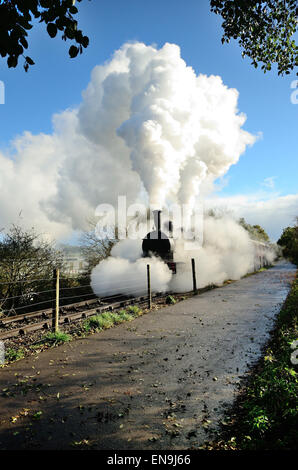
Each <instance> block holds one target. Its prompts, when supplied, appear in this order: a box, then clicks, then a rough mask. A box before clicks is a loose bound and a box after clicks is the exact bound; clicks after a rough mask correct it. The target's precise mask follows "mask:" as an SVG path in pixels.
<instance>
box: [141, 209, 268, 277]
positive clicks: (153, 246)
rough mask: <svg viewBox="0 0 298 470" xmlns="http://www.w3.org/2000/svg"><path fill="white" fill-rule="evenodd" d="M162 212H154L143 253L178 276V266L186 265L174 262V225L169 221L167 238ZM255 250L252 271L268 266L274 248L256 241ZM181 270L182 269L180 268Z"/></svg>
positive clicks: (144, 242) (254, 242) (144, 240)
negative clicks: (161, 262)
mask: <svg viewBox="0 0 298 470" xmlns="http://www.w3.org/2000/svg"><path fill="white" fill-rule="evenodd" d="M160 214H161V211H160V210H154V211H153V217H154V225H155V229H154V230H153V231H151V232H149V233H148V234H147V235H146V236H145V238H143V243H142V251H143V256H144V257H148V256H151V255H152V254H153V255H154V256H157V257H159V258H161V259H162V260H163V261H164V262H165V263H166V264H167V266H168V267H169V269H170V270H171V271H172V272H173V273H174V274H176V272H177V265H180V264H184V263H177V262H175V261H174V240H173V238H172V237H173V225H172V222H171V221H169V227H168V232H169V236H167V235H166V234H165V233H164V232H163V231H162V230H161V221H160ZM251 243H252V245H253V249H254V266H252V270H254V271H256V270H258V269H260V268H262V267H264V266H268V264H269V263H270V262H269V260H270V259H272V247H271V246H270V244H268V243H262V242H259V241H256V240H251ZM179 269H180V268H179Z"/></svg>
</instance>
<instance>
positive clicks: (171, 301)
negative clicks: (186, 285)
mask: <svg viewBox="0 0 298 470" xmlns="http://www.w3.org/2000/svg"><path fill="white" fill-rule="evenodd" d="M176 302H177V300H176V299H175V297H173V296H172V295H168V296H167V298H166V303H167V304H170V305H171V304H175V303H176Z"/></svg>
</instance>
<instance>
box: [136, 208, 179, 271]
mask: <svg viewBox="0 0 298 470" xmlns="http://www.w3.org/2000/svg"><path fill="white" fill-rule="evenodd" d="M160 214H161V211H160V210H155V211H153V217H154V225H155V230H153V231H152V232H149V233H147V235H146V237H145V238H144V239H143V243H142V251H143V256H144V257H147V256H150V254H153V255H154V256H158V257H159V258H161V259H162V260H163V261H164V262H165V263H166V264H167V265H168V267H169V269H171V271H172V272H173V273H174V274H176V263H175V262H174V241H173V239H172V238H170V237H168V236H167V235H166V234H165V233H164V232H162V231H161V222H160ZM172 231H173V229H172V222H171V221H170V222H169V234H170V236H171V234H172Z"/></svg>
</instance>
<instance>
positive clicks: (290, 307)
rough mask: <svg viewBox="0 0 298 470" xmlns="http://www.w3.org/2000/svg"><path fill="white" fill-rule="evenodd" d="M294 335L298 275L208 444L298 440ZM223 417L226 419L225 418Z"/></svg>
mask: <svg viewBox="0 0 298 470" xmlns="http://www.w3.org/2000/svg"><path fill="white" fill-rule="evenodd" d="M297 339H298V277H296V280H295V281H294V283H293V285H292V288H291V291H290V293H289V295H288V297H287V299H286V301H285V303H284V305H283V307H282V309H281V311H280V313H279V315H278V319H277V322H276V326H275V329H274V332H273V334H272V337H271V340H270V341H269V343H268V345H267V348H266V351H265V354H264V355H263V357H262V359H261V361H260V362H259V363H258V364H257V366H256V368H255V369H254V370H253V371H252V374H251V376H250V378H249V379H248V381H247V383H246V386H245V388H244V391H243V394H242V396H240V398H239V399H238V400H237V401H236V403H235V406H234V407H233V409H232V410H231V411H230V413H229V422H228V426H227V428H226V431H224V432H223V435H222V436H221V437H220V438H219V440H217V441H216V442H213V443H208V444H207V448H208V449H214V448H217V449H236V450H279V449H282V450H287V449H294V448H297V442H298V428H297V423H298V406H297V404H298V400H297V395H298V393H297V392H298V388H297V386H298V375H297V365H294V364H293V360H292V359H291V356H292V354H293V349H292V348H291V345H292V343H293V341H295V340H297ZM225 421H227V420H225Z"/></svg>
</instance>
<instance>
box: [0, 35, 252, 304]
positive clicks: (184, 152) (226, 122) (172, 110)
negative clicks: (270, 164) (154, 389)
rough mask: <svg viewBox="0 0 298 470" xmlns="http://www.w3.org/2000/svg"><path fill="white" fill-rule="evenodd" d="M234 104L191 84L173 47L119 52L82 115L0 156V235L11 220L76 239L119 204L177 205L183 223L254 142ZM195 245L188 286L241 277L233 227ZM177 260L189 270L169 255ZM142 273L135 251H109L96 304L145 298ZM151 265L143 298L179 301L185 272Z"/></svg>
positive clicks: (247, 250) (240, 249) (224, 92)
mask: <svg viewBox="0 0 298 470" xmlns="http://www.w3.org/2000/svg"><path fill="white" fill-rule="evenodd" d="M237 101H238V92H237V90H235V89H229V88H228V87H227V86H225V85H224V84H223V82H222V79H221V78H220V77H218V76H209V77H207V76H206V75H196V73H195V72H194V70H193V69H192V68H191V67H189V66H187V65H186V63H185V61H184V60H183V59H182V58H181V56H180V49H179V47H178V46H177V45H175V44H165V45H164V46H163V47H162V48H160V49H157V48H156V47H153V46H146V45H145V44H143V43H127V44H124V45H123V46H122V47H121V48H120V49H119V50H118V51H116V52H115V53H114V55H113V57H112V58H111V60H109V61H108V62H107V63H105V64H104V65H99V66H96V67H95V68H94V69H93V71H92V75H91V81H90V83H89V85H88V87H87V89H86V90H85V91H84V92H83V99H82V103H81V105H80V106H79V107H78V108H77V109H72V110H66V111H65V112H63V113H61V114H59V115H55V116H54V118H53V126H54V130H53V134H52V135H44V134H40V135H37V136H34V135H32V134H31V133H29V132H26V133H25V134H24V135H23V136H21V137H19V138H17V139H16V140H15V142H14V143H13V145H14V152H13V154H12V155H5V154H3V153H0V165H1V172H0V190H1V197H2V204H1V206H0V217H1V222H2V225H7V224H9V223H11V222H13V221H15V219H16V218H17V216H18V214H19V213H20V211H22V215H23V218H24V221H25V223H27V225H30V226H35V227H36V228H38V229H39V230H42V231H43V232H48V233H50V234H52V235H53V236H55V237H56V238H61V237H65V236H67V235H69V234H70V233H71V232H72V231H73V230H81V229H85V228H87V226H86V224H87V220H88V217H89V216H90V215H94V211H95V208H96V207H97V206H98V205H99V204H102V203H110V204H113V205H114V206H115V207H116V203H117V198H118V196H119V195H125V196H126V197H127V203H128V204H130V203H133V202H137V201H142V202H145V203H147V204H151V205H155V206H157V207H158V208H162V207H163V206H165V205H170V204H172V203H179V204H181V205H182V204H185V205H186V204H187V205H188V211H189V216H190V215H191V213H192V211H193V209H194V208H195V205H196V200H197V197H198V195H199V193H200V191H202V190H204V187H205V188H207V187H210V185H211V183H212V182H213V181H214V180H215V179H216V178H218V177H221V176H223V175H224V174H225V173H226V172H227V171H228V169H229V168H230V166H231V165H233V164H235V163H237V161H238V159H239V157H240V155H241V154H242V153H243V152H244V151H245V149H246V147H247V146H248V145H252V144H253V143H254V142H255V140H256V138H255V137H254V136H252V135H251V134H249V133H248V132H246V131H245V130H243V128H242V126H243V125H244V123H245V120H246V117H245V115H244V114H240V113H239V112H238V109H237ZM12 190H13V197H11V192H12ZM204 235H205V241H206V243H205V245H204V247H203V248H201V249H200V250H199V252H197V253H196V254H198V256H199V259H198V270H199V273H200V274H199V275H198V285H199V286H203V285H206V284H209V283H221V282H223V281H224V280H225V279H228V278H233V279H237V278H239V277H240V276H241V275H243V274H245V272H247V271H248V270H250V269H251V267H252V263H253V249H252V247H251V243H250V241H249V239H248V235H247V233H246V232H245V230H243V229H242V228H241V227H239V226H238V225H237V224H236V223H235V222H234V221H232V220H228V219H225V220H221V221H220V220H218V219H207V220H206V221H205V234H204ZM176 257H177V259H176V261H181V262H184V263H185V266H189V263H188V259H189V258H190V253H188V256H186V255H185V253H183V252H182V251H181V247H180V248H179V246H177V252H176ZM179 257H180V259H179ZM147 262H148V259H144V258H141V246H140V243H139V244H138V243H137V242H136V241H134V240H132V241H128V240H127V241H122V242H120V243H119V244H118V245H116V246H115V247H114V249H113V250H112V253H111V256H110V257H109V258H108V259H107V260H105V261H103V262H102V263H100V265H99V266H97V267H96V268H95V269H94V271H93V272H92V285H93V287H94V291H95V292H96V293H97V294H98V295H107V294H110V293H111V292H112V290H113V289H112V287H111V286H115V285H116V286H118V287H119V288H120V286H121V282H122V283H123V284H122V285H123V287H122V288H121V289H123V292H125V287H127V286H128V285H132V286H133V288H132V289H131V291H140V292H141V293H144V292H145V290H144V289H146V288H145V286H146V264H147ZM150 264H151V276H152V288H153V291H156V290H157V291H164V290H167V289H169V288H170V289H171V288H172V289H173V290H190V288H191V277H190V276H189V272H188V268H186V269H184V270H181V271H180V272H179V273H178V274H177V275H176V277H174V276H172V274H171V272H170V271H169V269H168V267H167V266H166V265H165V264H164V263H163V262H162V261H161V260H159V259H156V258H151V259H150ZM121 289H120V291H121ZM118 292H119V289H118ZM118 292H117V293H118Z"/></svg>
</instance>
